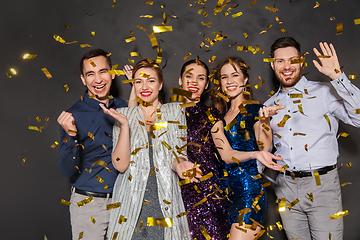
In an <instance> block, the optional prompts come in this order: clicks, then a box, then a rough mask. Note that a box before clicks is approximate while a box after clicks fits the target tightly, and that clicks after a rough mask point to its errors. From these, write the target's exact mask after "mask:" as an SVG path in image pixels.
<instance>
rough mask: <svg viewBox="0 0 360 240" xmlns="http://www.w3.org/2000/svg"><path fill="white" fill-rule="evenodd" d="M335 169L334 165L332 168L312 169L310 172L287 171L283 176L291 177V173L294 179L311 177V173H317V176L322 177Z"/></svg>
mask: <svg viewBox="0 0 360 240" xmlns="http://www.w3.org/2000/svg"><path fill="white" fill-rule="evenodd" d="M335 168H336V164H334V165H332V166H326V167H322V168H318V169H314V170H312V171H288V170H286V171H285V175H288V176H292V174H291V173H293V174H294V175H295V177H296V178H302V177H310V176H312V172H313V171H317V172H318V173H319V175H323V174H326V173H328V172H330V171H331V170H334V169H335Z"/></svg>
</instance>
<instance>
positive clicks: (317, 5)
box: [313, 1, 320, 9]
mask: <svg viewBox="0 0 360 240" xmlns="http://www.w3.org/2000/svg"><path fill="white" fill-rule="evenodd" d="M318 7H320V3H319V2H318V1H316V4H315V6H314V7H313V8H314V9H315V8H318Z"/></svg>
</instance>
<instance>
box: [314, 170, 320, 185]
mask: <svg viewBox="0 0 360 240" xmlns="http://www.w3.org/2000/svg"><path fill="white" fill-rule="evenodd" d="M314 177H315V182H316V186H321V181H320V176H319V172H318V171H314Z"/></svg>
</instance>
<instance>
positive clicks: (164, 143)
mask: <svg viewBox="0 0 360 240" xmlns="http://www.w3.org/2000/svg"><path fill="white" fill-rule="evenodd" d="M161 143H162V144H163V145H164V146H165V147H166V148H167V149H168V150H171V147H170V146H169V144H167V142H165V140H163V141H162V142H161Z"/></svg>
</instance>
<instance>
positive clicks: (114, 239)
mask: <svg viewBox="0 0 360 240" xmlns="http://www.w3.org/2000/svg"><path fill="white" fill-rule="evenodd" d="M118 234H119V232H115V233H114V236H113V238H112V240H116V238H117V236H118Z"/></svg>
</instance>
